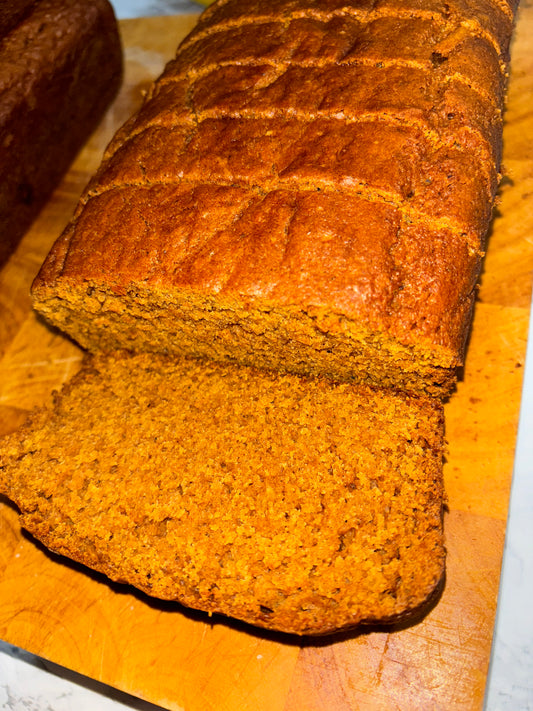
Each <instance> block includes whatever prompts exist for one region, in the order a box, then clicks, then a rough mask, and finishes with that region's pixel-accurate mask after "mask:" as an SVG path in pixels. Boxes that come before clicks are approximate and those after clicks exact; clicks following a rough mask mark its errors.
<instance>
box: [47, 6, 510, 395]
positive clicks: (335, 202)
mask: <svg viewBox="0 0 533 711" xmlns="http://www.w3.org/2000/svg"><path fill="white" fill-rule="evenodd" d="M513 13H514V8H513V7H512V6H511V5H509V4H507V2H506V0H499V1H498V2H483V3H476V5H475V7H474V6H473V5H471V4H470V3H468V2H462V1H461V0H454V1H453V2H450V3H447V4H446V5H445V6H441V5H440V4H438V3H434V2H414V1H409V0H403V1H401V0H383V1H381V2H378V3H374V2H372V3H366V2H346V1H343V2H340V0H329V1H325V0H323V1H322V2H319V1H317V0H314V1H311V0H277V1H276V2H274V3H264V2H262V1H261V0H246V1H240V2H239V1H237V0H227V1H223V0H221V1H219V2H217V3H215V4H214V5H213V6H212V7H211V8H210V9H209V10H207V11H206V12H205V13H204V15H203V16H202V17H201V19H200V22H199V24H198V27H197V28H196V29H195V30H194V31H193V32H192V34H191V35H190V36H189V37H188V38H187V39H186V40H185V41H184V43H183V44H182V45H181V47H180V48H179V51H178V53H177V56H176V59H175V60H174V61H172V62H170V63H169V65H168V66H167V68H166V70H165V72H164V73H163V75H162V77H161V78H160V79H159V80H158V81H157V82H156V84H155V85H154V87H153V88H152V90H151V91H150V92H149V95H148V97H147V100H146V103H145V105H144V107H143V108H142V110H141V111H140V112H139V113H138V115H136V116H135V117H133V118H132V119H131V120H130V121H129V122H128V123H127V125H126V126H125V127H123V128H122V129H121V130H120V131H119V132H118V134H117V136H116V137H115V139H114V140H113V141H112V143H111V145H110V146H109V148H108V151H107V154H106V157H105V160H104V162H103V164H102V167H101V169H100V171H99V172H98V174H97V176H96V177H95V179H94V180H93V181H92V182H91V184H90V185H89V187H88V189H87V191H86V192H85V194H84V196H83V198H82V200H81V203H80V206H79V209H78V211H77V214H76V216H75V219H74V220H73V221H72V223H71V224H70V225H69V226H68V227H67V229H66V231H65V233H64V234H63V236H62V237H61V238H60V239H59V240H58V242H57V244H56V246H55V247H54V249H53V251H52V252H51V254H50V255H49V258H48V260H47V261H46V263H45V264H44V266H43V268H42V271H41V273H40V275H39V276H38V278H37V279H36V281H35V284H34V288H33V295H34V300H35V306H36V308H37V309H38V310H39V311H41V312H42V313H43V314H45V315H46V316H47V317H48V318H49V319H50V320H51V321H52V322H53V323H54V324H56V325H57V326H59V327H60V328H62V329H64V330H66V331H67V332H68V333H69V334H70V335H71V336H72V337H74V338H75V339H77V340H78V341H79V342H80V343H81V344H82V345H83V346H86V347H87V348H89V349H91V350H102V349H104V350H107V349H114V348H117V347H126V348H131V349H134V350H140V349H146V350H151V351H159V350H163V351H165V352H186V353H189V354H192V355H196V356H207V357H209V358H212V359H216V360H232V361H236V362H240V363H248V364H254V365H259V366H262V367H267V368H273V369H276V370H290V371H295V372H302V373H309V372H311V373H315V374H325V375H327V376H329V377H332V378H334V379H337V380H350V379H354V380H366V381H370V382H372V383H375V384H378V385H384V386H393V387H400V388H403V389H407V390H412V391H421V392H424V391H425V392H429V393H432V394H438V395H446V394H447V393H448V392H449V391H450V389H451V388H452V387H453V383H454V379H455V372H456V368H457V366H459V365H460V364H461V363H462V361H463V356H464V347H465V341H466V337H467V333H468V328H469V324H470V319H471V313H472V308H473V303H474V299H475V288H476V281H477V278H478V275H479V272H480V268H481V260H482V256H483V252H484V247H485V236H486V232H487V228H488V225H489V221H490V218H491V210H492V205H493V202H494V197H495V193H496V189H497V185H498V178H499V164H500V158H501V128H502V107H503V97H504V91H505V81H506V71H507V63H508V57H509V54H508V52H509V39H510V36H511V31H512V26H513Z"/></svg>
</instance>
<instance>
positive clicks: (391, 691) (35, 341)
mask: <svg viewBox="0 0 533 711" xmlns="http://www.w3.org/2000/svg"><path fill="white" fill-rule="evenodd" d="M195 19H196V18H195V17H183V16H179V17H170V18H169V17H165V18H149V19H142V20H126V21H123V22H122V23H121V29H122V34H123V41H124V48H125V56H126V78H125V84H124V87H123V89H122V91H121V94H120V96H119V97H118V99H117V101H116V102H115V104H114V105H113V107H112V108H111V109H110V111H109V112H108V114H107V116H106V118H105V120H104V121H103V122H102V125H101V126H100V128H99V129H98V131H97V132H96V133H95V134H94V135H93V136H92V138H91V139H90V141H89V142H88V144H87V146H86V148H85V149H84V150H83V152H82V153H81V154H80V155H79V157H78V159H77V160H76V162H75V163H74V165H73V166H72V169H71V170H70V172H69V174H68V175H67V176H66V178H65V180H64V181H63V183H62V184H61V186H60V187H59V188H58V190H57V191H56V192H55V194H54V195H53V197H52V199H51V200H50V202H49V204H48V205H47V206H46V208H45V209H44V211H43V212H42V214H41V215H40V217H39V218H38V220H37V222H36V223H35V224H34V226H33V227H32V228H31V230H30V231H29V232H28V233H27V235H26V236H25V238H24V240H23V241H22V243H21V244H20V246H19V248H18V250H17V251H16V253H15V254H14V255H13V256H12V258H11V259H10V261H9V262H8V263H7V264H6V265H5V267H4V269H3V270H2V271H1V272H0V434H1V433H7V432H9V431H12V430H14V429H15V428H16V427H18V426H19V425H20V424H21V422H22V421H23V420H24V419H25V417H26V414H27V412H28V410H30V409H31V408H32V407H34V406H36V405H39V404H42V403H44V402H46V401H48V400H49V398H50V397H51V393H52V391H53V389H54V388H57V387H59V386H60V385H61V383H62V382H64V381H65V380H66V379H67V378H69V377H70V376H71V375H72V374H73V373H74V372H75V371H76V369H77V368H78V367H79V363H80V357H81V352H80V350H79V349H78V348H77V347H76V346H75V345H74V344H73V343H71V342H70V341H68V340H67V339H66V338H64V337H63V336H61V334H59V333H56V332H54V331H52V330H50V329H49V328H47V327H46V326H45V325H44V324H43V323H42V322H41V321H39V319H38V318H36V316H35V315H34V314H33V313H32V311H31V304H30V299H29V286H30V283H31V281H32V279H33V277H34V276H35V274H36V272H37V270H38V268H39V266H40V264H41V261H42V260H43V258H44V256H45V254H46V253H47V251H48V249H49V248H50V246H51V244H52V243H53V241H54V240H55V238H56V237H57V236H58V235H59V233H60V232H61V230H62V227H63V226H64V225H65V223H66V221H67V220H68V218H69V216H70V214H71V212H72V210H73V208H74V206H75V203H76V201H77V197H78V195H79V193H80V192H81V189H82V187H83V185H84V184H85V182H86V181H87V179H88V177H89V176H90V174H91V173H92V172H93V171H94V169H95V168H96V166H97V165H98V163H99V160H100V157H101V154H102V151H103V149H104V147H105V144H106V143H107V141H108V140H109V138H110V137H111V135H112V134H113V132H114V131H115V129H116V128H117V127H118V126H119V125H120V124H121V123H122V122H123V121H124V120H125V119H126V118H127V117H128V116H129V115H130V114H131V113H132V111H133V110H134V109H135V108H136V107H137V106H138V104H139V103H140V101H141V99H142V92H143V90H144V89H145V88H146V87H147V85H148V83H149V82H150V80H151V79H152V78H153V77H155V76H156V75H157V74H159V72H160V71H161V69H162V67H163V64H164V62H165V61H166V60H167V59H168V58H170V57H171V56H172V54H173V53H174V51H175V48H176V46H177V44H178V41H179V40H180V38H181V37H182V36H183V35H184V34H185V33H186V32H187V31H188V30H189V29H190V28H191V27H192V25H193V24H194V22H195ZM532 50H533V6H532V5H531V4H530V2H526V3H524V4H523V5H522V8H521V11H520V16H519V22H518V25H517V31H516V36H515V41H514V44H513V62H512V75H511V82H510V89H509V99H508V110H507V114H506V126H505V149H504V155H505V158H504V160H505V170H506V177H505V180H504V183H503V185H502V190H501V202H500V205H499V208H498V213H497V215H496V217H495V219H494V224H493V228H492V232H491V237H490V243H489V249H488V253H487V257H486V263H485V271H484V274H483V277H482V281H481V286H480V290H479V301H478V304H477V307H476V313H475V319H474V326H473V331H472V337H471V341H470V345H469V350H468V357H467V363H466V367H465V370H464V377H463V378H462V380H461V382H460V383H459V386H458V388H457V392H456V393H455V394H454V396H453V397H452V398H451V400H450V402H449V404H448V405H447V407H446V417H447V440H448V443H449V444H448V453H447V461H446V465H445V477H446V488H447V493H448V504H449V512H448V513H447V514H446V519H445V530H446V540H447V548H448V565H447V579H446V585H445V588H444V591H443V594H442V597H441V599H440V600H439V601H438V603H437V604H436V605H435V607H434V608H433V609H432V610H431V611H430V612H429V614H428V615H427V616H426V617H425V618H424V619H422V620H420V621H419V622H418V623H417V624H414V625H411V626H410V627H406V628H403V629H393V630H385V629H373V630H367V631H366V632H364V633H363V632H359V633H355V634H354V633H352V634H344V635H342V636H339V637H335V638H325V639H321V640H315V641H314V642H311V643H305V642H303V641H302V640H294V639H292V638H288V637H284V636H282V635H276V634H270V633H265V632H261V631H258V630H255V629H253V628H250V627H247V626H245V625H243V624H239V623H236V622H232V621H226V620H222V619H219V618H215V617H213V618H207V617H206V616H204V615H202V614H196V613H193V612H190V611H186V610H184V609H183V608H181V607H180V606H179V605H175V604H170V603H160V602H158V601H155V600H150V599H149V598H147V597H145V596H143V595H142V594H140V593H137V592H135V591H134V590H132V589H131V588H128V587H125V586H124V587H123V586H117V585H113V584H109V583H108V582H107V581H106V580H105V579H104V578H102V577H100V576H98V575H95V574H93V573H91V572H89V571H87V570H85V569H83V568H81V567H79V566H76V565H74V564H72V563H70V562H69V561H66V560H64V559H60V558H58V557H56V556H53V555H50V554H49V553H47V551H45V550H44V549H43V548H42V547H41V546H40V545H38V544H36V543H35V542H34V541H33V540H31V539H30V538H29V537H28V536H26V535H25V534H24V533H23V532H22V531H21V530H20V527H19V525H18V520H17V515H16V512H15V511H14V510H13V508H11V506H9V505H8V504H7V503H1V502H0V638H1V639H3V640H5V641H7V642H10V643H12V644H15V645H18V646H20V647H23V648H25V649H27V650H29V651H30V652H33V653H36V654H38V655H41V656H42V657H44V658H45V659H48V660H50V661H52V662H54V663H56V664H60V665H64V666H67V667H69V668H70V669H73V670H75V671H78V672H81V673H83V674H85V675H87V676H89V677H92V678H94V679H97V680H100V681H103V682H105V683H108V684H111V685H113V686H115V687H117V688H120V689H122V690H124V691H126V692H129V693H130V694H134V695H136V696H139V697H141V698H144V699H147V700H150V701H152V702H154V703H156V704H159V705H161V706H164V707H166V708H169V709H176V710H178V709H185V710H186V711H211V710H213V711H215V710H216V711H277V710H279V711H281V710H283V711H293V710H294V711H296V710H297V709H298V710H299V711H332V710H334V711H348V710H352V709H378V710H379V709H383V710H384V711H385V710H387V711H390V710H391V709H401V710H405V709H432V710H435V709H443V710H445V711H451V710H455V709H465V710H467V709H468V711H470V710H472V709H478V708H481V706H482V702H483V694H484V688H485V683H486V678H487V671H488V665H489V657H490V648H491V640H492V633H493V625H494V617H495V610H496V602H497V594H498V581H499V574H500V566H501V560H502V551H503V543H504V536H505V526H506V516H507V506H508V497H509V490H510V485H511V478H512V467H513V457H514V447H515V437H516V430H517V423H518V414H519V405H520V393H521V384H522V371H523V365H524V359H525V349H526V339H527V324H528V316H529V305H530V300H531V274H532V266H533V245H532V241H533V114H532V106H533V93H532V89H533V51H532Z"/></svg>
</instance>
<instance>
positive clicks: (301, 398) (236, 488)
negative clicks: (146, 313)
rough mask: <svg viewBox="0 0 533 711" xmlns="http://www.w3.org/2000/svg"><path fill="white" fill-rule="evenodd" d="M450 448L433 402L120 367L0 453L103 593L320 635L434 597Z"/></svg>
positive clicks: (232, 375) (61, 545) (51, 543)
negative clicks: (139, 594) (111, 587)
mask: <svg viewBox="0 0 533 711" xmlns="http://www.w3.org/2000/svg"><path fill="white" fill-rule="evenodd" d="M442 449H443V418H442V406H441V405H440V403H439V401H438V400H437V399H435V398H428V397H409V396H406V395H399V394H395V393H392V392H390V391H376V390H372V389H371V388H368V387H364V386H354V385H350V384H340V385H337V386H334V385H330V384H328V383H327V382H326V381H324V380H323V379H320V380H315V379H307V380H306V379H300V378H298V377H297V376H292V375H291V376H288V375H287V376H278V375H274V374H268V373H264V372H260V371H255V370H252V369H247V368H245V367H239V368H237V367H235V366H231V365H217V364H207V363H202V362H198V361H190V362H189V361H187V360H183V359H179V360H177V361H176V360H175V359H169V358H167V359H165V358H163V357H158V356H153V355H150V354H141V355H138V356H134V357H127V356H125V355H124V354H120V355H118V356H109V357H95V358H94V359H91V360H89V362H88V363H87V364H86V366H85V368H84V369H83V370H82V372H81V373H80V374H78V375H77V376H76V377H75V379H74V380H73V381H72V382H71V383H69V384H68V385H67V386H65V388H64V390H63V392H62V394H61V395H59V396H58V397H57V399H56V402H55V405H54V408H53V410H52V411H51V412H46V411H43V412H41V413H37V414H35V415H34V416H33V420H32V422H30V423H29V424H28V425H26V426H25V427H24V428H23V429H22V430H21V431H20V432H18V433H16V434H14V435H12V436H10V437H8V438H7V439H4V440H3V441H2V442H0V491H1V492H3V493H4V494H6V495H7V496H9V497H10V498H11V499H12V500H13V501H14V502H15V503H16V504H17V505H18V506H19V508H20V510H21V523H22V525H23V526H24V527H25V528H26V529H27V530H28V531H30V532H31V533H33V534H34V535H35V536H36V537H37V538H38V539H40V540H41V541H42V542H43V543H44V544H45V545H47V546H48V547H49V548H50V549H52V550H54V551H56V552H58V553H61V554H63V555H67V556H69V557H70V558H73V559H74V560H77V561H80V562H81V563H84V564H85V565H88V566H90V567H91V568H94V569H96V570H99V571H101V572H102V573H104V574H106V575H107V576H109V577H110V578H111V579H113V580H116V581H121V582H127V583H130V584H133V585H135V586H136V587H137V588H139V589H141V590H143V591H144V592H146V593H148V594H149V595H152V596H154V597H159V598H164V599H168V600H177V601H179V602H181V603H183V604H185V605H187V606H190V607H193V608H195V609H199V610H205V611H207V612H213V613H214V612H216V613H222V614H224V615H230V616H231V617H236V618H238V619H241V620H244V621H246V622H250V623H252V624H255V625H259V626H261V627H268V628H272V629H277V630H281V631H285V632H292V633H297V634H321V633H326V632H332V631H335V630H338V629H342V628H344V627H351V626H354V625H357V624H361V623H372V622H377V621H379V622H391V621H396V620H400V619H402V620H406V619H408V618H409V617H410V616H411V615H412V614H414V613H415V612H417V613H418V612H420V607H421V606H423V605H424V604H426V603H428V601H429V600H430V599H431V598H432V597H433V596H434V595H435V594H436V592H438V590H439V584H440V583H441V582H442V576H443V572H444V559H445V550H444V542H443V530H442V501H443V491H442Z"/></svg>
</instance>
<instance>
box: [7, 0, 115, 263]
mask: <svg viewBox="0 0 533 711" xmlns="http://www.w3.org/2000/svg"><path fill="white" fill-rule="evenodd" d="M121 75H122V52H121V47H120V40H119V36H118V29H117V24H116V21H115V17H114V15H113V10H112V8H111V6H110V5H109V3H108V2H107V0H83V1H80V0H14V1H3V2H2V3H1V7H0V164H1V165H2V180H1V181H0V265H1V264H2V263H3V262H4V261H5V259H6V258H7V257H8V256H9V254H10V252H11V251H12V250H13V248H14V247H15V246H16V244H17V242H18V241H19V239H20V237H21V236H22V234H23V233H24V231H25V230H26V229H27V227H28V226H29V225H30V223H31V221H32V220H33V218H34V217H35V216H36V214H37V212H38V211H39V210H40V208H41V207H42V206H43V205H44V203H45V201H46V200H47V198H48V197H49V196H50V194H51V192H52V190H53V189H54V188H55V187H56V185H57V183H58V181H59V179H60V178H61V177H62V175H63V173H64V172H65V171H66V169H67V168H68V166H69V164H70V163H71V161H72V160H73V158H74V156H75V154H76V152H77V151H78V150H79V149H80V148H81V146H82V144H83V143H84V142H85V141H86V140H87V138H88V136H89V134H90V132H91V131H92V130H93V129H94V128H96V125H97V122H98V121H99V120H100V118H101V116H102V114H103V112H104V110H105V109H106V108H107V106H108V104H109V102H110V101H111V99H112V98H114V96H115V93H116V91H117V89H118V87H119V84H120V79H121Z"/></svg>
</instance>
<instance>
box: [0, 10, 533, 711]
mask: <svg viewBox="0 0 533 711" xmlns="http://www.w3.org/2000/svg"><path fill="white" fill-rule="evenodd" d="M112 4H113V6H114V8H115V11H116V14H117V17H119V18H121V19H122V18H129V17H145V16H149V15H163V14H173V13H178V12H183V13H190V12H198V11H200V10H201V6H200V5H199V4H197V3H195V2H189V1H188V0H112ZM532 313H533V312H532ZM530 333H532V334H533V316H532V320H531V324H530ZM531 433H533V339H531V342H530V344H529V348H528V355H527V361H526V368H525V380H524V391H523V398H522V409H521V415H520V426H519V433H518V443H517V451H516V458H515V469H514V476H513V485H512V493H511V502H510V509H509V523H508V527H507V534H506V544H505V553H504V563H503V573H502V582H501V586H500V599H499V604H498V612H497V619H496V630H495V636H494V644H493V651H492V659H491V666H490V671H489V679H488V685H487V693H486V699H485V711H528V710H529V709H532V710H533V615H532V614H531V607H532V601H533V436H532V434H531ZM157 708H159V707H157V706H154V705H153V704H149V703H146V702H144V701H141V700H140V699H135V698H133V697H131V696H128V695H127V694H123V693H121V692H120V691H117V690H115V689H112V688H109V687H106V686H104V685H103V684H99V683H98V682H94V681H93V680H91V679H87V678H85V677H82V676H80V675H77V674H74V673H72V672H70V671H68V670H66V669H62V668H60V667H55V666H53V665H50V664H49V663H46V664H45V663H44V662H43V661H42V660H40V659H39V658H37V657H34V656H33V655H31V654H28V653H27V652H25V651H23V650H20V649H18V648H16V647H13V646H12V645H8V644H5V643H3V642H1V641H0V711H28V710H30V711H71V710H72V709H76V711H94V710H95V709H97V710H98V711H121V710H122V711H124V710H125V709H139V710H141V711H154V710H155V709H157Z"/></svg>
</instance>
